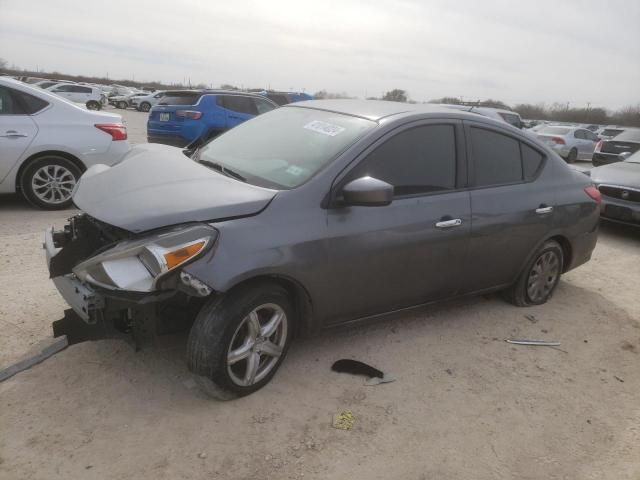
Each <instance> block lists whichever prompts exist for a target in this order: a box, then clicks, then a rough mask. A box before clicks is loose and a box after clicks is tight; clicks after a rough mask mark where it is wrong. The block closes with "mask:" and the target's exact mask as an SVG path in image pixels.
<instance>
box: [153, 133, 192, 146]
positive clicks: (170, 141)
mask: <svg viewBox="0 0 640 480" xmlns="http://www.w3.org/2000/svg"><path fill="white" fill-rule="evenodd" d="M147 141H148V142H149V143H161V144H163V145H171V146H172V147H179V148H183V147H186V146H187V145H189V144H190V143H192V142H193V140H188V139H186V138H184V137H182V136H180V135H147Z"/></svg>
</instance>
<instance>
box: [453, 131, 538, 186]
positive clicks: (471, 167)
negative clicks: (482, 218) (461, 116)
mask: <svg viewBox="0 0 640 480" xmlns="http://www.w3.org/2000/svg"><path fill="white" fill-rule="evenodd" d="M462 123H463V126H464V132H465V134H464V135H465V139H466V147H467V158H468V161H467V171H468V179H469V182H468V183H469V187H468V190H470V191H473V190H483V189H487V188H499V187H508V186H512V185H524V184H527V183H533V182H535V181H536V180H537V179H538V177H540V175H541V174H542V172H543V170H544V169H545V167H546V165H547V162H548V155H547V153H546V152H544V151H542V150H540V147H538V146H537V145H535V144H534V143H533V142H531V141H530V140H529V139H527V138H525V137H520V136H516V135H513V132H510V131H508V130H506V129H502V128H501V127H498V126H494V125H488V124H486V123H482V122H475V121H471V120H463V122H462ZM471 128H480V129H483V130H488V131H490V132H492V133H497V134H499V135H504V136H506V137H508V138H511V139H513V140H515V141H516V142H518V150H519V151H520V166H521V168H522V179H521V180H520V181H517V182H509V183H495V184H493V185H475V160H474V158H473V148H472V145H471ZM523 143H524V144H526V145H527V146H528V147H530V148H532V149H533V150H534V151H536V152H538V153H539V154H540V155H542V162H541V163H540V166H539V167H538V169H537V170H536V173H535V175H533V176H532V177H531V178H530V179H529V180H527V179H526V178H525V172H524V163H523V162H524V160H523V156H522V144H523Z"/></svg>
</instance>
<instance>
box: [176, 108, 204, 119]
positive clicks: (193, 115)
mask: <svg viewBox="0 0 640 480" xmlns="http://www.w3.org/2000/svg"><path fill="white" fill-rule="evenodd" d="M176 117H182V118H190V119H191V120H198V119H200V118H202V112H198V111H196V110H178V111H177V112H176Z"/></svg>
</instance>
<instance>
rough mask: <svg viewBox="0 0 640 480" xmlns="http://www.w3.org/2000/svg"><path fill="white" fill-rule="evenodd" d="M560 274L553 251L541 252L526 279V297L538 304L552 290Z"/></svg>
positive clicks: (558, 264)
mask: <svg viewBox="0 0 640 480" xmlns="http://www.w3.org/2000/svg"><path fill="white" fill-rule="evenodd" d="M559 274H560V259H559V258H558V255H556V253H555V252H553V251H546V252H543V253H542V254H541V255H540V256H539V257H538V258H537V260H536V262H535V263H534V264H533V267H532V268H531V271H530V272H529V278H528V279H527V295H528V297H529V300H531V301H532V302H540V301H542V300H543V299H544V298H545V297H547V296H548V295H549V293H550V292H551V291H552V290H553V287H554V285H555V284H556V281H557V280H558V275H559Z"/></svg>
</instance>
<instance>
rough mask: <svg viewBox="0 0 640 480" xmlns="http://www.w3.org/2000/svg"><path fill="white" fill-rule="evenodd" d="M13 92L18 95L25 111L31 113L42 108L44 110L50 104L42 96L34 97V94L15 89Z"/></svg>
mask: <svg viewBox="0 0 640 480" xmlns="http://www.w3.org/2000/svg"><path fill="white" fill-rule="evenodd" d="M13 94H14V96H15V97H17V99H18V101H19V102H20V104H21V105H22V108H23V109H24V111H25V112H26V113H27V114H29V115H33V114H34V113H38V112H39V111H40V110H43V109H44V108H45V107H46V106H48V105H49V102H46V101H44V100H42V99H41V98H38V97H34V96H33V95H29V94H28V93H24V92H19V91H15V90H14V91H13Z"/></svg>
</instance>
